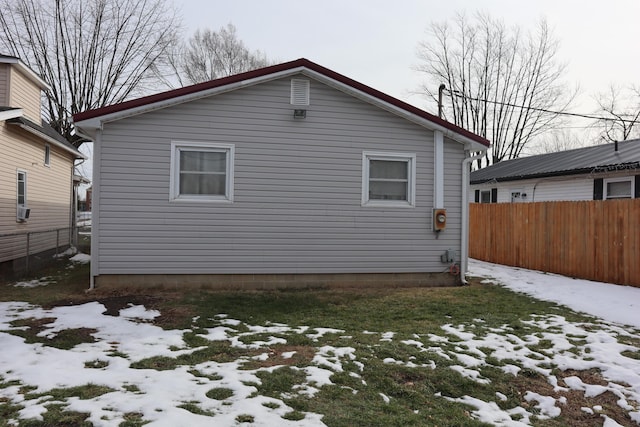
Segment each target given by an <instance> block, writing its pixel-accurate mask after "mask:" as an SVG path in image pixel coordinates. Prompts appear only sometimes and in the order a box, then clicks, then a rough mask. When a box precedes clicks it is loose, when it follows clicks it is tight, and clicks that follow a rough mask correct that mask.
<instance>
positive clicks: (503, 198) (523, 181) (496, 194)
mask: <svg viewBox="0 0 640 427" xmlns="http://www.w3.org/2000/svg"><path fill="white" fill-rule="evenodd" d="M471 189H472V191H470V193H469V201H470V202H471V203H473V202H476V203H521V202H549V201H556V200H558V201H560V200H562V201H575V200H602V199H613V198H618V199H619V198H640V140H631V141H623V142H617V143H611V144H602V145H597V146H593V147H585V148H578V149H575V150H568V151H562V152H558V153H549V154H542V155H539V156H531V157H523V158H519V159H513V160H507V161H503V162H500V163H497V164H495V165H492V166H489V167H487V168H484V169H480V170H477V171H474V172H472V173H471Z"/></svg>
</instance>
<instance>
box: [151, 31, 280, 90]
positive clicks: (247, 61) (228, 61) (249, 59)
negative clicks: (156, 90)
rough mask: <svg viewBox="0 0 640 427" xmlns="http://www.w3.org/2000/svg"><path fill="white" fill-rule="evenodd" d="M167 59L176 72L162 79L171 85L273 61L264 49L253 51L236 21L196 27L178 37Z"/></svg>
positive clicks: (265, 64)
mask: <svg viewBox="0 0 640 427" xmlns="http://www.w3.org/2000/svg"><path fill="white" fill-rule="evenodd" d="M166 61H167V62H166V65H168V67H169V68H171V69H172V70H173V74H174V75H173V76H169V77H165V78H164V79H163V80H164V82H165V84H167V85H168V86H170V87H173V86H175V84H174V83H175V82H177V83H178V84H179V85H180V86H184V85H186V84H195V83H200V82H205V81H208V80H214V79H217V78H220V77H226V76H230V75H233V74H237V73H241V72H244V71H249V70H254V69H256V68H261V67H265V66H267V65H269V64H270V61H269V60H268V59H267V57H266V55H265V54H264V53H263V52H261V51H259V50H256V51H250V50H249V49H248V48H247V47H246V46H245V45H244V43H243V42H242V40H240V39H239V38H238V35H237V32H236V27H235V26H234V25H233V24H227V26H226V27H222V28H220V30H218V31H212V30H209V29H205V30H197V31H196V32H195V33H194V34H193V36H192V37H191V38H190V39H189V40H188V41H187V42H180V41H178V42H177V44H176V45H174V46H173V51H172V55H171V56H170V57H169V58H167V59H166Z"/></svg>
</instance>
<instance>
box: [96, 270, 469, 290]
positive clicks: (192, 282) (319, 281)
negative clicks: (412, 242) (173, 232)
mask: <svg viewBox="0 0 640 427" xmlns="http://www.w3.org/2000/svg"><path fill="white" fill-rule="evenodd" d="M460 283H461V281H460V276H454V275H451V274H449V273H342V274H107V275H100V276H96V277H95V287H96V288H100V289H105V288H120V289H122V288H149V289H153V288H162V289H175V290H180V289H184V288H192V289H194V288H196V289H197V288H201V289H215V290H258V289H262V290H271V289H311V288H394V287H437V286H456V285H459V284H460Z"/></svg>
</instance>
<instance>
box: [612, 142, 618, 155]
mask: <svg viewBox="0 0 640 427" xmlns="http://www.w3.org/2000/svg"><path fill="white" fill-rule="evenodd" d="M613 150H614V151H615V152H616V153H617V152H618V140H617V139H616V140H615V141H613Z"/></svg>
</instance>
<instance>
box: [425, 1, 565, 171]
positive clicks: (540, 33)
mask: <svg viewBox="0 0 640 427" xmlns="http://www.w3.org/2000/svg"><path fill="white" fill-rule="evenodd" d="M557 51H558V42H557V41H556V40H555V39H554V38H553V36H552V34H551V32H550V30H549V28H548V26H547V23H546V22H545V21H544V20H542V21H540V24H539V26H538V28H537V32H535V33H529V34H526V35H523V34H522V32H521V31H520V30H519V29H518V28H512V29H508V28H507V27H505V25H504V24H503V23H502V22H500V21H497V20H494V19H492V18H490V17H489V16H487V15H482V14H477V15H475V17H474V19H473V20H472V21H470V20H469V19H468V18H467V17H466V16H465V15H463V14H459V15H457V17H456V19H455V20H454V21H453V25H451V24H450V23H449V22H443V23H433V24H431V26H430V28H429V37H428V39H427V40H426V41H424V42H422V43H420V45H419V48H418V58H419V59H420V60H421V64H420V65H419V66H418V67H417V70H418V71H420V72H423V73H424V74H425V76H426V77H427V81H426V82H425V84H424V85H423V87H422V88H421V92H422V93H424V94H426V95H427V96H428V97H430V98H431V99H433V100H435V101H437V99H438V98H437V95H438V94H437V91H435V90H433V89H434V88H438V86H439V85H440V84H442V83H444V84H445V86H446V89H447V90H446V91H445V93H446V100H447V105H446V106H445V108H443V113H444V117H445V118H446V119H447V120H450V121H453V123H455V124H457V125H459V126H462V127H464V128H466V129H468V130H470V131H472V132H474V133H477V134H478V135H481V136H483V137H485V138H487V139H489V140H490V141H491V142H492V149H491V158H489V159H487V160H488V161H489V162H492V163H497V162H499V161H501V160H504V159H512V158H516V157H518V156H519V155H520V154H521V153H522V151H523V149H524V147H525V146H526V145H527V143H529V142H530V141H531V140H532V139H534V138H535V137H536V136H538V135H540V134H542V133H543V132H544V131H545V130H547V129H549V127H550V126H552V125H553V124H556V123H557V122H558V121H559V120H561V116H559V115H558V114H556V113H554V112H552V111H556V112H562V111H564V110H566V108H567V107H568V105H569V103H570V102H571V101H572V99H573V96H574V95H575V93H574V94H570V93H568V92H569V91H568V90H567V89H566V86H565V85H564V84H563V83H562V81H561V80H562V77H563V74H564V70H565V66H564V65H563V64H561V63H559V62H558V61H557V59H556V56H557Z"/></svg>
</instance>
